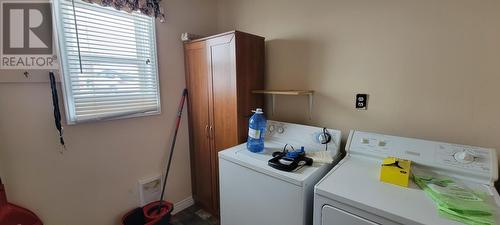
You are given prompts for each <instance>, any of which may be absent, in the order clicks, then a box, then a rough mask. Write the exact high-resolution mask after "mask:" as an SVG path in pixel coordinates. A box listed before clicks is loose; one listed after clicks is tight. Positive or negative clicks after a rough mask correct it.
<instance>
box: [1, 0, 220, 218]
mask: <svg viewBox="0 0 500 225" xmlns="http://www.w3.org/2000/svg"><path fill="white" fill-rule="evenodd" d="M163 4H164V7H165V9H166V12H167V22H166V23H157V36H158V38H157V40H158V57H159V62H160V82H161V84H160V85H161V100H162V111H163V113H162V114H161V115H159V116H150V117H142V118H133V119H124V120H115V121H108V122H96V123H88V124H79V125H73V126H64V128H65V138H66V143H67V146H68V151H67V152H66V153H64V154H63V155H61V154H59V149H60V148H59V145H58V138H57V133H56V129H55V127H54V120H53V116H52V104H51V95H50V87H49V84H48V82H47V81H48V73H47V72H46V71H32V75H31V76H32V78H31V79H30V80H29V81H28V80H26V79H25V78H24V77H23V75H22V71H13V70H0V176H1V177H2V179H3V181H4V182H5V183H6V188H7V191H8V198H9V200H11V201H12V202H14V203H17V204H19V205H22V206H26V207H28V208H29V209H31V210H33V211H34V212H36V213H37V214H38V215H39V216H40V217H41V218H42V220H43V221H44V223H45V224H48V225H89V224H92V225H105V224H117V221H118V219H119V217H121V216H122V215H123V213H125V212H126V211H127V210H129V209H131V208H133V207H135V206H137V204H138V193H137V180H138V179H140V178H143V177H147V176H150V175H154V174H158V173H161V171H163V166H164V164H165V161H166V158H167V151H168V149H169V147H170V144H171V136H172V135H173V126H174V119H175V115H176V110H177V105H178V101H179V100H180V95H181V91H182V89H183V87H184V86H185V83H184V54H183V48H182V44H181V42H180V40H179V38H180V34H181V33H182V32H192V33H199V34H213V33H214V32H215V30H216V27H215V26H216V18H215V10H216V8H215V4H213V3H212V2H211V1H207V0H168V1H163ZM30 81H31V82H30ZM62 108H63V107H62ZM185 115H186V114H185ZM189 196H191V180H190V163H189V152H188V132H187V120H186V117H184V119H183V120H182V123H181V130H180V133H179V136H178V141H177V147H176V152H175V155H174V158H173V163H172V170H171V177H170V178H169V180H168V185H167V199H168V200H170V201H173V202H178V201H180V200H183V199H185V198H187V197H189Z"/></svg>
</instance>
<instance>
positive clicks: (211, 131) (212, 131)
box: [210, 126, 214, 139]
mask: <svg viewBox="0 0 500 225" xmlns="http://www.w3.org/2000/svg"><path fill="white" fill-rule="evenodd" d="M210 138H211V139H214V128H213V127H212V126H210Z"/></svg>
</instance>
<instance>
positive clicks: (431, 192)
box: [412, 168, 496, 225]
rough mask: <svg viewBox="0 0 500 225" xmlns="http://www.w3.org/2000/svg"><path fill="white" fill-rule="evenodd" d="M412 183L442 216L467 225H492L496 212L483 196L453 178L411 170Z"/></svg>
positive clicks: (489, 201)
mask: <svg viewBox="0 0 500 225" xmlns="http://www.w3.org/2000/svg"><path fill="white" fill-rule="evenodd" d="M412 170H413V175H412V177H413V180H414V181H415V183H416V184H417V185H418V186H419V187H420V188H422V189H423V190H424V191H425V193H426V194H427V196H429V197H430V198H431V199H432V200H433V201H434V202H435V203H436V204H437V208H438V212H439V214H440V215H441V216H443V217H446V218H448V219H452V220H456V221H459V222H462V223H465V224H470V225H494V224H495V215H494V213H495V210H496V207H494V206H492V203H491V199H490V198H489V196H488V195H487V194H486V193H481V192H477V191H473V190H471V189H470V188H468V187H467V186H466V185H464V184H462V183H461V182H460V181H458V180H457V179H454V178H450V177H446V176H442V175H438V174H436V173H433V172H430V171H425V170H419V169H414V168H412Z"/></svg>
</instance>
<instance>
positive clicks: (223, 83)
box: [207, 34, 238, 211]
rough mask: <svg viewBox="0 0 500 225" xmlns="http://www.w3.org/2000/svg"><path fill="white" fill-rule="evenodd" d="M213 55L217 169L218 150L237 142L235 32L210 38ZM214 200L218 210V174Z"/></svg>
mask: <svg viewBox="0 0 500 225" xmlns="http://www.w3.org/2000/svg"><path fill="white" fill-rule="evenodd" d="M207 45H208V51H210V52H209V54H210V59H211V60H210V71H211V79H212V87H211V90H212V96H211V97H212V99H211V105H212V106H213V107H212V108H211V109H212V111H211V114H212V117H211V118H212V127H213V133H212V139H213V143H212V146H213V151H214V152H213V154H212V162H214V164H213V165H212V169H213V171H219V170H218V165H219V164H218V158H217V153H218V152H219V151H221V150H224V149H227V148H229V147H232V146H235V145H237V144H238V112H237V109H238V108H237V89H236V59H235V57H236V56H235V35H234V34H228V35H225V36H221V37H217V38H213V39H210V40H208V41H207ZM213 179H214V181H215V182H214V185H213V189H214V196H215V199H216V200H217V201H214V207H215V209H216V211H218V209H219V201H218V199H219V191H218V187H219V184H218V179H219V177H218V175H217V173H214V174H213Z"/></svg>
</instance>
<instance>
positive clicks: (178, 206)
mask: <svg viewBox="0 0 500 225" xmlns="http://www.w3.org/2000/svg"><path fill="white" fill-rule="evenodd" d="M192 205H194V199H193V196H189V197H187V198H185V199H183V200H181V201H179V202H176V203H174V211H172V214H176V213H178V212H180V211H182V210H184V209H187V208H189V207H190V206H192Z"/></svg>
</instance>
